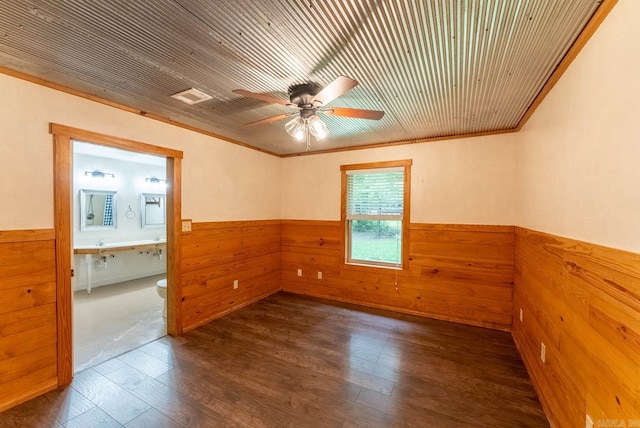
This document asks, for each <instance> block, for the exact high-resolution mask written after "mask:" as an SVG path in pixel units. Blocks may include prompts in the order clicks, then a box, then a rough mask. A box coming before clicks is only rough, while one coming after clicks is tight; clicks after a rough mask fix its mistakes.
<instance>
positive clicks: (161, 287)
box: [156, 278, 167, 318]
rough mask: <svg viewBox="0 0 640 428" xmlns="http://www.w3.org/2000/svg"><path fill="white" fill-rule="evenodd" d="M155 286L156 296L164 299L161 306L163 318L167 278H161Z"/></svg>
mask: <svg viewBox="0 0 640 428" xmlns="http://www.w3.org/2000/svg"><path fill="white" fill-rule="evenodd" d="M156 284H157V286H156V290H157V291H158V296H160V297H162V300H164V307H163V308H162V316H163V317H164V318H166V317H167V278H163V279H161V280H160V281H158V282H157V283H156Z"/></svg>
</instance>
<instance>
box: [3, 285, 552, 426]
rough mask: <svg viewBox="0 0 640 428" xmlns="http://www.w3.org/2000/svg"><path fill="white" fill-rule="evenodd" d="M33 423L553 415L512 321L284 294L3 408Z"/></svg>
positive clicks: (518, 420) (533, 421) (452, 420)
mask: <svg viewBox="0 0 640 428" xmlns="http://www.w3.org/2000/svg"><path fill="white" fill-rule="evenodd" d="M0 426H2V427H10V426H18V427H23V426H29V427H63V426H66V427H95V426H104V427H122V426H125V427H196V426H203V427H204V426H206V427H211V426H239V427H284V426H291V427H394V426H402V427H411V426H413V427H430V428H437V427H488V426H491V427H508V428H513V427H548V426H549V424H548V422H547V420H546V418H545V416H544V414H543V412H542V409H541V407H540V403H539V401H538V399H537V397H536V395H535V392H534V390H533V388H532V386H531V383H530V382H529V378H528V376H527V373H526V371H525V368H524V366H523V364H522V361H521V360H520V357H519V355H518V353H517V351H516V348H515V346H514V344H513V341H512V338H511V336H510V335H509V333H504V332H500V331H495V330H488V329H483V328H479V327H471V326H466V325H461V324H455V323H450V322H445V321H437V320H432V319H427V318H420V317H415V316H410V315H403V314H396V313H393V312H387V311H382V310H376V309H369V308H363V307H359V306H354V305H348V304H341V303H335V302H329V301H324V300H319V299H313V298H308V297H303V296H298V295H293V294H287V293H278V294H276V295H273V296H271V297H268V298H266V299H263V300H261V301H259V302H257V303H254V304H252V305H250V306H248V307H246V308H243V309H241V310H238V311H236V312H234V313H232V314H229V315H226V316H225V317H222V318H220V319H218V320H215V321H213V322H210V323H209V324H206V325H204V326H202V327H199V328H198V329H196V330H193V331H191V332H189V333H187V334H185V335H184V336H183V337H180V338H169V337H166V338H162V339H159V340H157V341H154V342H152V343H149V344H147V345H144V346H142V347H140V348H138V349H136V350H133V351H130V352H128V353H126V354H123V355H121V356H119V357H117V358H114V359H111V360H109V361H107V362H105V363H102V364H100V365H98V366H96V367H94V368H92V369H88V370H85V371H83V372H81V373H79V374H77V375H76V377H75V379H74V381H73V383H72V384H71V386H70V387H68V388H66V389H64V390H56V391H52V392H50V393H48V394H45V395H43V396H41V397H38V398H36V399H34V400H31V401H30V402H27V403H25V404H23V405H21V406H18V407H15V408H13V409H10V410H8V411H6V412H4V413H2V414H0Z"/></svg>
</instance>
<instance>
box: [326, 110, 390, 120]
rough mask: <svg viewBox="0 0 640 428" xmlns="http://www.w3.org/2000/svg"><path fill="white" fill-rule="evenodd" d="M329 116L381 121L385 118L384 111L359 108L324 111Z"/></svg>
mask: <svg viewBox="0 0 640 428" xmlns="http://www.w3.org/2000/svg"><path fill="white" fill-rule="evenodd" d="M322 112H323V113H324V114H327V115H329V116H343V117H352V118H354V119H371V120H380V119H382V116H384V112H383V111H378V110H362V109H359V108H345V107H332V108H329V109H326V110H323V111H322Z"/></svg>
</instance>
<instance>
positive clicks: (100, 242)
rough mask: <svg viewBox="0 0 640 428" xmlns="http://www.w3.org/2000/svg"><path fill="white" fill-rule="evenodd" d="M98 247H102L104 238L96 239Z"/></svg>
mask: <svg viewBox="0 0 640 428" xmlns="http://www.w3.org/2000/svg"><path fill="white" fill-rule="evenodd" d="M98 247H104V239H101V240H99V241H98Z"/></svg>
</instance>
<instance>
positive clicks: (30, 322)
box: [0, 229, 58, 412]
mask: <svg viewBox="0 0 640 428" xmlns="http://www.w3.org/2000/svg"><path fill="white" fill-rule="evenodd" d="M56 332H57V329H56V254H55V240H54V232H53V229H51V230H49V229H42V230H14V231H11V230H9V231H0V412H2V411H3V410H6V409H8V408H9V407H12V406H14V405H16V404H19V403H22V402H24V401H26V400H29V399H30V398H33V397H36V396H38V395H40V394H42V393H44V392H46V391H49V390H52V389H54V388H55V387H56V386H57V383H58V382H57V354H56V350H57V348H56V344H57V337H56Z"/></svg>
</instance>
